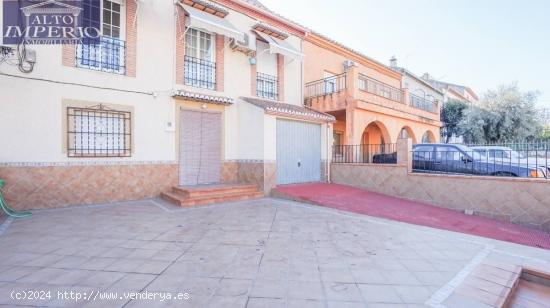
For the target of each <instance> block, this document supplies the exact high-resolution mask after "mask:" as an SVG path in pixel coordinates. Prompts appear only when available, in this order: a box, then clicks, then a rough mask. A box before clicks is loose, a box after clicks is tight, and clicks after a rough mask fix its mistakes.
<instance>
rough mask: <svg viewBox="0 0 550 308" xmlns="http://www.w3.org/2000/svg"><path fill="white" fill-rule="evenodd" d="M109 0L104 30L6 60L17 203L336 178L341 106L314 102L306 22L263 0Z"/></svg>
mask: <svg viewBox="0 0 550 308" xmlns="http://www.w3.org/2000/svg"><path fill="white" fill-rule="evenodd" d="M97 3H100V5H101V7H100V10H101V16H102V17H101V25H102V30H103V36H102V37H101V40H100V43H99V44H76V45H50V46H39V45H27V48H28V49H29V50H32V51H34V52H35V53H36V62H35V63H34V67H33V69H32V72H28V73H23V72H21V71H20V70H18V69H17V67H15V66H10V65H7V63H3V64H0V101H1V102H2V103H1V104H0V114H1V115H2V121H0V130H1V131H2V132H3V133H2V134H1V137H0V143H1V144H2V148H3V149H2V151H0V178H3V179H5V180H6V181H7V186H6V191H5V192H6V195H7V198H8V202H9V203H10V204H11V205H12V206H14V207H15V208H18V209H22V208H29V207H31V208H37V207H42V208H48V207H59V206H66V205H72V204H90V203H102V202H112V201H122V200H131V199H142V198H150V197H156V196H158V195H159V194H160V193H162V192H166V191H169V190H170V189H171V187H172V186H178V185H185V186H193V185H201V184H211V183H235V182H239V183H243V182H244V183H253V184H256V185H257V186H258V187H259V189H261V191H263V192H265V193H268V192H269V191H270V189H271V188H272V187H273V186H275V185H277V184H287V183H298V182H312V181H322V180H324V177H325V173H326V172H325V170H326V169H325V168H326V164H327V157H329V155H330V154H329V151H330V139H331V137H332V130H331V129H332V126H331V123H332V122H333V121H334V120H335V118H334V116H332V115H329V114H326V113H323V112H319V111H315V110H312V109H310V108H306V107H304V106H303V99H304V94H303V76H304V74H305V72H304V53H305V52H304V50H303V38H304V37H305V36H306V30H305V29H303V28H302V27H300V26H299V25H297V24H295V23H293V22H291V21H288V20H286V19H283V18H281V17H279V16H277V15H275V14H273V13H272V12H270V11H268V10H266V9H265V8H264V7H263V6H261V5H260V4H259V3H257V2H256V1H242V0H216V1H211V2H204V1H202V0H181V1H177V2H173V1H154V2H152V1H134V0H103V1H98V2H97ZM1 15H2V14H0V16H1ZM12 47H14V46H12Z"/></svg>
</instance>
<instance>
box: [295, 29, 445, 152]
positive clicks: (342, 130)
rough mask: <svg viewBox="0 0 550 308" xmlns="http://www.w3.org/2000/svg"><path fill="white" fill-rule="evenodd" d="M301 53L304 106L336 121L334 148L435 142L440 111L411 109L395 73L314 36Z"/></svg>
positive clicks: (405, 92)
mask: <svg viewBox="0 0 550 308" xmlns="http://www.w3.org/2000/svg"><path fill="white" fill-rule="evenodd" d="M304 53H305V55H306V61H305V76H304V79H305V83H306V85H305V104H306V106H309V107H311V108H314V109H316V110H318V111H322V112H326V113H329V114H332V115H334V116H335V117H336V120H337V122H336V123H335V124H334V144H335V145H360V144H368V145H379V144H390V143H396V142H397V139H398V138H400V137H410V138H411V139H412V140H413V142H421V141H422V140H423V141H429V142H438V141H439V136H440V134H439V130H440V127H441V122H440V117H439V109H440V108H438V106H436V107H437V108H432V109H431V110H432V111H428V110H425V109H421V108H417V107H415V106H416V105H418V104H412V102H411V95H410V94H409V91H408V89H406V88H404V87H403V86H402V75H401V74H400V73H399V72H397V71H395V70H392V69H391V68H390V67H388V66H385V65H383V64H381V63H379V62H377V61H375V60H373V59H371V58H369V57H367V56H365V55H363V54H361V53H359V52H357V51H354V50H352V49H350V48H347V47H345V46H344V45H342V44H340V43H337V42H334V41H332V40H330V39H328V38H326V37H324V36H322V35H320V34H317V33H314V32H312V33H308V34H307V35H306V38H305V40H304ZM432 103H433V102H432Z"/></svg>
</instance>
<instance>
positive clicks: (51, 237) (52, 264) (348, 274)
mask: <svg viewBox="0 0 550 308" xmlns="http://www.w3.org/2000/svg"><path fill="white" fill-rule="evenodd" d="M6 223H11V224H10V225H8V226H6V225H5V224H6ZM4 227H5V228H4V231H3V233H2V234H0V304H2V305H8V306H13V305H29V306H63V307H67V306H74V307H82V306H86V307H88V306H97V307H122V306H126V307H164V306H174V307H176V306H177V307H300V308H303V307H371V306H373V307H376V306H386V305H389V306H400V307H404V306H406V307H414V306H426V305H429V306H433V307H435V306H437V305H440V304H444V305H447V306H450V307H453V306H459V305H464V304H468V306H469V307H476V306H479V307H488V306H491V303H493V302H494V301H495V298H496V299H499V297H498V296H496V295H495V296H496V297H488V296H484V297H483V296H481V297H480V296H478V297H477V298H476V297H475V296H474V295H475V294H474V295H472V296H468V294H464V292H462V293H461V292H458V291H457V290H460V287H459V286H460V285H461V283H464V281H465V279H467V277H469V276H470V275H473V274H474V273H475V272H476V267H478V266H480V264H481V265H482V264H491V266H495V267H498V268H504V266H501V265H502V264H504V265H524V264H530V265H531V266H538V267H539V268H546V269H547V268H549V267H548V263H547V262H546V261H548V260H550V251H547V250H542V249H537V248H532V247H527V246H521V245H516V244H510V243H506V242H499V241H496V240H490V239H486V238H480V237H475V236H471V235H464V234H460V233H453V232H449V231H443V230H437V229H431V228H427V227H420V226H414V225H408V224H405V223H401V222H394V221H389V220H384V219H379V218H372V217H369V216H364V215H360V214H353V213H346V212H340V211H338V210H334V209H328V208H321V207H316V206H311V205H305V204H301V203H296V202H292V201H284V200H277V199H270V198H265V199H259V200H253V201H245V202H236V203H228V204H216V205H212V206H207V207H202V208H195V209H181V208H176V207H173V206H171V205H168V204H166V203H163V202H162V201H160V200H144V201H136V202H127V203H116V204H108V205H97V206H82V207H72V208H66V209H57V210H43V211H36V212H35V213H34V215H33V217H32V218H29V219H21V220H16V221H11V220H8V221H7V222H5V223H4ZM499 264H500V265H499ZM48 291H49V296H47V294H48ZM71 291H72V292H71ZM480 292H481V291H480ZM474 293H475V292H474ZM168 294H169V295H168ZM29 297H32V298H31V299H29Z"/></svg>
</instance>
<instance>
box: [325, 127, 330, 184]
mask: <svg viewBox="0 0 550 308" xmlns="http://www.w3.org/2000/svg"><path fill="white" fill-rule="evenodd" d="M329 131H330V123H329V122H327V129H326V140H327V145H326V147H325V150H326V152H327V156H326V162H325V165H326V167H325V168H326V169H325V170H326V171H327V183H330V160H329V159H330V157H332V155H330V154H331V153H330V143H329V139H328V138H329V137H330V133H329Z"/></svg>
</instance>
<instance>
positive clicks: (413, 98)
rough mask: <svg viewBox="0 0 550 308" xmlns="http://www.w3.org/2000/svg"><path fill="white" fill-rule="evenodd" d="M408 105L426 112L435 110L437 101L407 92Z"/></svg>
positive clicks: (434, 111)
mask: <svg viewBox="0 0 550 308" xmlns="http://www.w3.org/2000/svg"><path fill="white" fill-rule="evenodd" d="M409 101H410V105H411V107H413V108H417V109H422V110H425V111H428V112H433V113H436V112H437V103H436V102H434V101H430V100H427V99H425V98H423V97H420V96H417V95H414V94H409Z"/></svg>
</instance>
